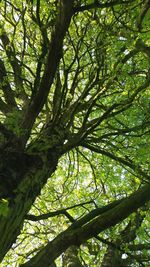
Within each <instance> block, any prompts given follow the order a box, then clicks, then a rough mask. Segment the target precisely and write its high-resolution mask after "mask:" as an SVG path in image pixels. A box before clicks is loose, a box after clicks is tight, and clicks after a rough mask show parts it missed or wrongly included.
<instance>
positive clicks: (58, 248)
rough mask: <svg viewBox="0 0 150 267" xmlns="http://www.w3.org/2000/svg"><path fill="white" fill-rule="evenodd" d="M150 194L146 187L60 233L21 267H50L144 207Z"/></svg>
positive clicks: (148, 188) (148, 187) (149, 188)
mask: <svg viewBox="0 0 150 267" xmlns="http://www.w3.org/2000/svg"><path fill="white" fill-rule="evenodd" d="M149 192H150V185H146V186H144V187H143V188H141V189H139V190H138V191H136V192H134V193H133V194H132V195H130V196H129V197H127V198H126V199H124V200H123V201H122V202H121V203H120V204H118V205H116V206H115V207H113V208H112V209H110V210H108V211H106V212H104V214H102V215H101V216H98V217H97V218H95V219H94V220H92V221H91V222H89V223H87V224H85V225H84V226H83V227H79V228H76V229H70V228H68V229H67V230H65V231H64V232H62V233H60V234H59V235H58V236H57V237H56V238H55V239H54V240H53V241H51V242H49V243H48V244H47V245H46V246H45V247H44V248H43V249H42V250H41V251H39V252H38V253H37V254H36V255H35V256H34V257H33V258H32V259H31V260H30V261H28V262H27V263H25V264H22V265H21V267H31V266H32V267H41V266H44V267H48V266H49V265H50V264H51V263H52V262H53V261H54V260H55V259H56V258H57V257H59V256H60V255H61V254H62V252H64V251H65V250H66V249H67V248H68V247H69V246H71V245H76V246H79V245H80V244H82V243H84V242H85V241H86V240H88V239H90V238H92V237H93V236H95V235H98V234H99V233H100V232H102V231H104V230H106V229H107V228H110V227H112V226H115V225H116V224H118V223H120V222H121V221H122V220H124V219H125V218H127V217H128V216H129V215H130V214H131V213H133V212H134V211H136V210H137V209H138V208H140V207H142V206H143V205H144V204H145V203H146V202H148V201H149V200H150V194H149Z"/></svg>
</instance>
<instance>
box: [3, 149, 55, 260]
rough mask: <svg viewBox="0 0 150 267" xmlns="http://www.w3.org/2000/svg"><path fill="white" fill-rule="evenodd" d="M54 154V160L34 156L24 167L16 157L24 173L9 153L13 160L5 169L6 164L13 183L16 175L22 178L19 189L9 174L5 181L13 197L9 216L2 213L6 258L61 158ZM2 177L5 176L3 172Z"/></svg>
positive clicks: (10, 197) (7, 194) (9, 198)
mask: <svg viewBox="0 0 150 267" xmlns="http://www.w3.org/2000/svg"><path fill="white" fill-rule="evenodd" d="M23 155H24V154H22V156H21V155H20V161H22V162H23V161H24V158H22V159H21V157H24V156H23ZM53 156H54V154H53V155H51V160H49V161H45V162H44V161H43V160H42V159H41V160H39V158H37V159H38V160H35V159H36V157H33V158H34V160H32V157H30V161H31V162H30V164H29V166H27V165H26V164H25V163H24V165H25V166H24V168H21V166H20V164H19V162H15V161H14V162H13V164H14V165H15V164H16V165H17V164H18V169H19V168H20V170H21V173H18V172H17V169H16V168H15V166H13V167H12V166H11V163H12V162H11V157H9V159H10V163H9V162H8V161H7V162H6V163H7V164H6V165H7V166H5V164H3V166H2V168H1V170H3V171H4V170H5V167H7V169H8V171H7V174H11V173H12V174H13V177H12V180H13V183H12V184H13V186H14V179H18V180H19V181H16V183H15V185H17V187H16V189H15V188H13V187H11V186H12V184H11V177H9V176H8V177H5V179H7V180H8V181H7V182H5V183H4V185H3V189H4V191H3V194H4V193H5V194H6V196H5V197H8V200H9V211H8V214H7V216H2V215H1V216H0V236H1V240H0V261H2V260H3V258H4V256H5V254H6V253H7V252H8V250H9V249H10V248H11V246H12V244H13V243H14V242H15V240H16V238H17V236H18V234H19V233H20V230H21V229H22V226H23V222H24V219H25V215H26V214H27V213H28V211H29V210H30V208H31V205H32V204H33V202H34V200H35V198H36V197H37V196H38V195H39V194H40V191H41V189H42V187H43V185H44V184H45V183H46V181H47V179H48V178H49V177H50V176H51V174H52V173H53V172H54V171H55V169H56V166H57V160H58V159H57V155H56V154H55V159H54V157H53ZM49 157H50V155H49ZM4 161H5V159H4ZM4 161H3V162H4ZM28 163H29V162H28ZM3 175H5V173H4V174H3ZM1 178H3V177H2V175H1ZM21 179H22V181H21ZM7 183H8V186H10V188H9V190H7ZM18 183H19V184H18Z"/></svg>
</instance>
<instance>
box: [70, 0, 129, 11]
mask: <svg viewBox="0 0 150 267" xmlns="http://www.w3.org/2000/svg"><path fill="white" fill-rule="evenodd" d="M131 2H134V1H130V0H129V1H122V0H121V1H120V0H116V1H112V2H109V3H105V4H101V3H99V1H98V0H97V1H93V3H92V4H89V5H84V6H76V7H75V8H74V13H76V12H82V11H85V10H90V9H93V8H106V7H113V6H117V5H121V4H123V5H124V4H130V3H131Z"/></svg>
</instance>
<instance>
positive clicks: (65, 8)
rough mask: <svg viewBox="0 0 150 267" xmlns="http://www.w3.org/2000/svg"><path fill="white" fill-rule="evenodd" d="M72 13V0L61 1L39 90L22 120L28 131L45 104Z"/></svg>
mask: <svg viewBox="0 0 150 267" xmlns="http://www.w3.org/2000/svg"><path fill="white" fill-rule="evenodd" d="M72 15H73V0H63V1H61V4H60V10H59V14H58V17H57V19H56V25H55V30H54V32H53V34H52V40H51V44H50V49H49V54H48V58H47V63H46V66H45V70H44V74H43V77H42V79H41V83H40V86H39V90H38V92H37V93H36V95H35V97H34V98H33V100H32V102H31V104H30V106H29V107H28V110H27V112H26V114H25V118H24V121H23V127H26V129H28V130H29V132H30V130H31V128H32V125H33V123H34V121H35V119H36V117H37V115H38V114H39V112H40V111H41V109H42V108H43V106H44V104H45V101H46V99H47V96H48V93H49V90H50V87H51V85H52V83H53V79H54V76H55V73H56V70H57V67H58V64H59V61H60V59H61V57H62V47H63V39H64V36H65V34H66V32H67V30H68V27H69V24H70V21H71V17H72Z"/></svg>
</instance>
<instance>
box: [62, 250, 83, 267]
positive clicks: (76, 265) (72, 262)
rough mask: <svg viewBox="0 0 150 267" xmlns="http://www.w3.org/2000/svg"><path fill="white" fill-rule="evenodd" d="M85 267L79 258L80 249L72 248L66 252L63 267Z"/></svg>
mask: <svg viewBox="0 0 150 267" xmlns="http://www.w3.org/2000/svg"><path fill="white" fill-rule="evenodd" d="M67 266H68V267H83V265H82V264H81V262H80V260H79V258H78V247H76V246H71V247H70V248H68V249H67V250H66V252H65V253H64V256H63V264H62V267H67Z"/></svg>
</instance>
